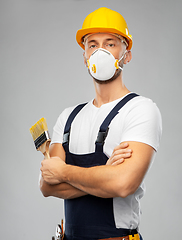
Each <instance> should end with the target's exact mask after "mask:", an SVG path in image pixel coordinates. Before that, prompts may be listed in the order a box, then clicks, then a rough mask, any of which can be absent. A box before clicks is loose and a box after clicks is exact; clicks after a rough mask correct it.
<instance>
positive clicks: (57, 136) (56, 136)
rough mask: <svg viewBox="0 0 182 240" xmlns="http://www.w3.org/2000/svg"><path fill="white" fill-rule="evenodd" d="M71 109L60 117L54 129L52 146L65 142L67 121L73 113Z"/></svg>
mask: <svg viewBox="0 0 182 240" xmlns="http://www.w3.org/2000/svg"><path fill="white" fill-rule="evenodd" d="M72 109H73V108H72V107H71V108H67V109H65V110H64V111H63V112H62V113H61V114H60V115H59V117H58V119H57V121H56V124H55V126H54V128H53V134H52V139H51V144H53V143H61V144H62V142H63V134H64V127H65V124H66V121H67V119H68V116H69V114H70V113H71V111H72Z"/></svg>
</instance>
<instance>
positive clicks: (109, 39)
mask: <svg viewBox="0 0 182 240" xmlns="http://www.w3.org/2000/svg"><path fill="white" fill-rule="evenodd" d="M104 41H116V39H115V38H107V39H105V40H104ZM88 43H97V40H95V39H92V40H90V41H88Z"/></svg>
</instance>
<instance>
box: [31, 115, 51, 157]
mask: <svg viewBox="0 0 182 240" xmlns="http://www.w3.org/2000/svg"><path fill="white" fill-rule="evenodd" d="M30 133H31V135H32V137H33V140H34V144H35V147H36V149H37V151H41V152H42V153H43V154H44V156H45V158H50V156H49V144H50V142H51V138H50V135H49V132H48V127H47V123H46V119H45V118H41V119H40V120H39V121H38V122H37V123H36V124H34V125H33V126H32V127H31V128H30Z"/></svg>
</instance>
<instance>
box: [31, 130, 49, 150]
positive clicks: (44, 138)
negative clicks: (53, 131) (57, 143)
mask: <svg viewBox="0 0 182 240" xmlns="http://www.w3.org/2000/svg"><path fill="white" fill-rule="evenodd" d="M50 139H51V138H50V135H49V132H48V131H45V132H44V133H42V134H41V135H40V136H39V137H38V138H37V139H35V141H34V144H35V147H36V149H38V148H39V147H40V146H41V145H42V144H43V143H45V142H46V141H47V140H50Z"/></svg>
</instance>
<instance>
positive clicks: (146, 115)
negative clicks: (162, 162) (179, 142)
mask: <svg viewBox="0 0 182 240" xmlns="http://www.w3.org/2000/svg"><path fill="white" fill-rule="evenodd" d="M161 134H162V118H161V114H160V111H159V109H158V107H157V106H156V104H155V103H153V102H152V101H151V100H150V99H148V100H147V101H141V102H140V104H136V106H135V107H134V108H133V109H132V110H131V111H130V112H129V113H128V114H127V116H126V121H125V127H124V131H123V134H122V139H121V142H124V141H136V142H142V143H145V144H148V145H150V146H152V147H153V148H154V149H155V150H156V151H157V150H158V148H159V143H160V139H161Z"/></svg>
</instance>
